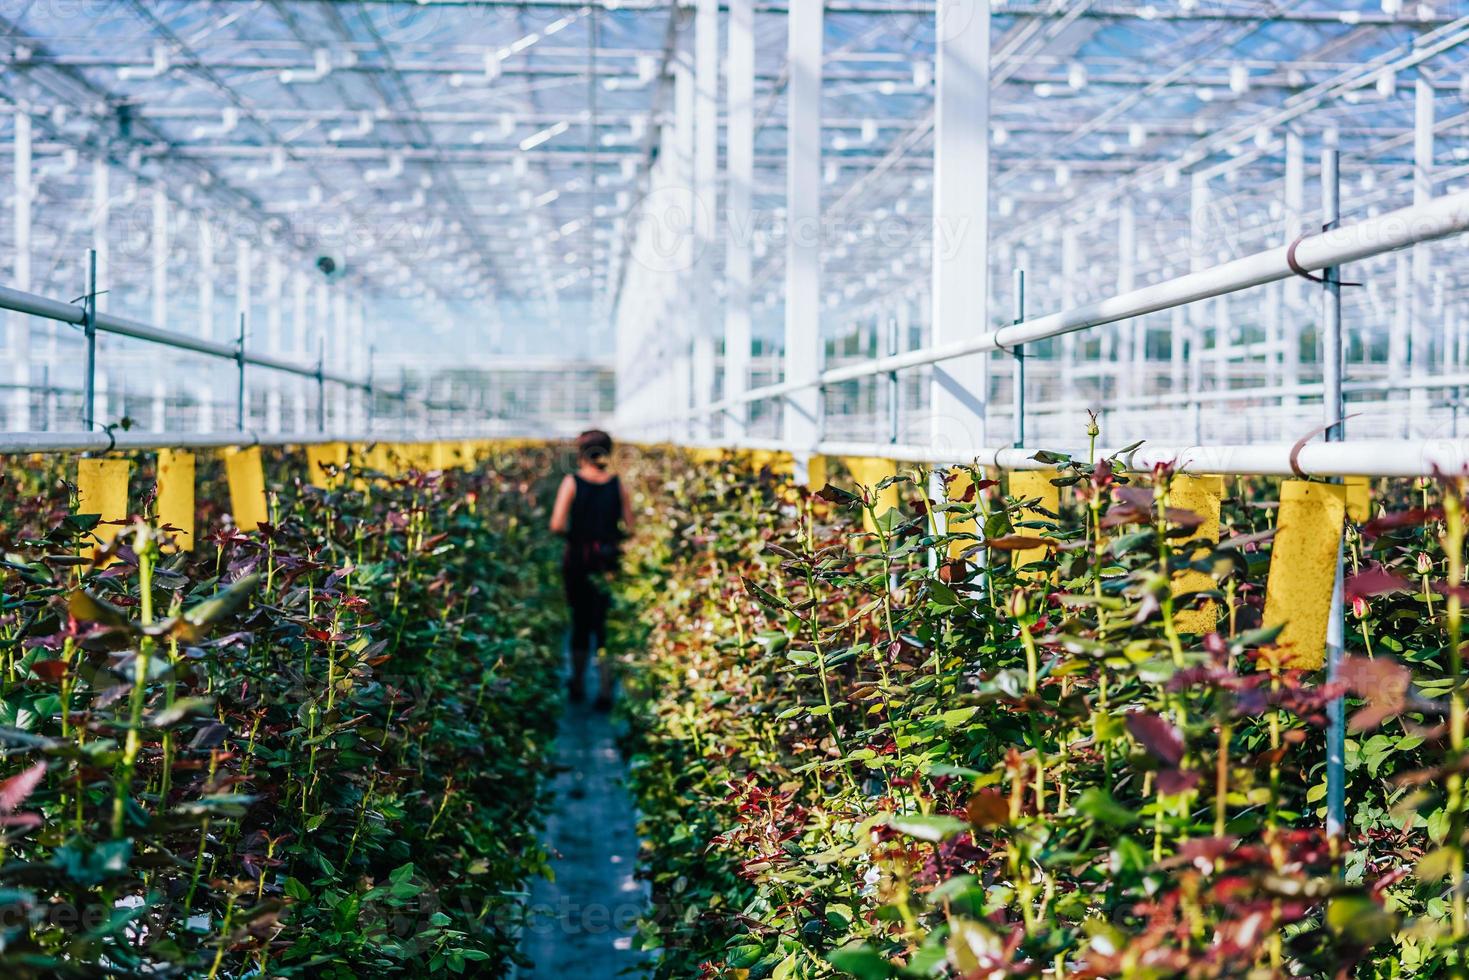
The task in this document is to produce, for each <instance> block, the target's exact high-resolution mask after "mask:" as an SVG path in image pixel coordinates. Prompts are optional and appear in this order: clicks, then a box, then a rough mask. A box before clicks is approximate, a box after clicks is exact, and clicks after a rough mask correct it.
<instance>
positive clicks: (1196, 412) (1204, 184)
mask: <svg viewBox="0 0 1469 980" xmlns="http://www.w3.org/2000/svg"><path fill="white" fill-rule="evenodd" d="M1188 206H1189V225H1188V228H1189V232H1188V266H1189V271H1190V272H1198V271H1200V270H1202V269H1204V268H1205V267H1207V266H1208V264H1209V261H1208V247H1209V243H1208V232H1209V181H1208V178H1206V177H1205V176H1204V175H1203V174H1199V173H1196V174H1194V175H1193V176H1192V177H1191V178H1190V181H1189V198H1188ZM1209 310H1210V306H1209V304H1201V303H1195V304H1194V305H1193V306H1191V307H1189V314H1188V322H1189V332H1188V354H1187V356H1186V357H1185V360H1186V362H1187V363H1188V390H1189V392H1190V393H1191V394H1194V395H1197V394H1199V393H1200V392H1201V391H1202V390H1203V387H1204V359H1203V357H1202V356H1201V355H1202V354H1203V352H1204V318H1205V317H1206V316H1208V314H1209ZM1192 415H1193V430H1194V431H1193V437H1194V440H1195V441H1202V439H1203V433H1202V426H1203V418H1202V416H1203V407H1202V406H1201V405H1199V404H1198V403H1195V404H1194V405H1193V407H1192Z"/></svg>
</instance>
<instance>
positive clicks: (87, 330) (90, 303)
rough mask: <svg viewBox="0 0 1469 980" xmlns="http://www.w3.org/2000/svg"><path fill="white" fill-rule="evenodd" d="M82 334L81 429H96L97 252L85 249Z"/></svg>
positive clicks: (92, 249)
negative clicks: (84, 351)
mask: <svg viewBox="0 0 1469 980" xmlns="http://www.w3.org/2000/svg"><path fill="white" fill-rule="evenodd" d="M82 334H83V335H84V336H85V337H86V339H87V365H86V372H87V374H86V382H85V388H84V389H83V391H82V428H84V429H89V430H90V429H93V428H95V427H96V412H97V250H96V249H95V248H89V249H87V291H86V293H85V294H84V295H83V296H82Z"/></svg>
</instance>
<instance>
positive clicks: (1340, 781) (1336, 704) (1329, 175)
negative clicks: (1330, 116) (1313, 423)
mask: <svg viewBox="0 0 1469 980" xmlns="http://www.w3.org/2000/svg"><path fill="white" fill-rule="evenodd" d="M1321 210H1322V216H1321V217H1322V228H1323V230H1324V231H1330V230H1331V229H1333V228H1335V227H1336V226H1337V223H1338V222H1339V221H1340V220H1341V179H1340V173H1339V170H1338V157H1337V151H1336V149H1335V148H1334V147H1328V148H1327V149H1326V150H1324V151H1323V153H1322V155H1321ZM1321 278H1322V281H1323V282H1322V290H1321V355H1322V388H1323V389H1324V390H1323V397H1322V413H1323V415H1324V416H1325V419H1324V421H1325V423H1326V425H1327V429H1326V441H1327V442H1341V441H1342V440H1343V437H1344V436H1345V432H1344V429H1345V423H1344V422H1343V421H1342V415H1343V411H1342V390H1341V375H1342V343H1341V270H1340V269H1339V268H1338V267H1337V266H1331V267H1329V268H1326V269H1323V270H1322V273H1321ZM1345 629H1346V621H1345V609H1344V604H1343V596H1342V545H1341V543H1340V542H1339V543H1338V545H1337V552H1336V582H1335V584H1334V585H1333V586H1332V590H1331V613H1330V618H1329V619H1328V620H1327V623H1326V681H1327V683H1328V684H1330V683H1334V682H1335V681H1336V680H1337V678H1338V677H1339V676H1340V674H1341V662H1342V646H1343V643H1344V640H1345V636H1344V633H1345ZM1342 700H1343V699H1342V698H1334V699H1333V700H1332V701H1331V703H1330V704H1328V705H1327V708H1326V718H1327V731H1326V833H1327V836H1329V837H1332V838H1337V837H1340V836H1342V833H1343V832H1344V830H1345V829H1346V737H1347V729H1346V716H1345V712H1344V711H1343V707H1344V705H1343V703H1342Z"/></svg>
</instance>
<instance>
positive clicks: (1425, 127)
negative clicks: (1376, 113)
mask: <svg viewBox="0 0 1469 980" xmlns="http://www.w3.org/2000/svg"><path fill="white" fill-rule="evenodd" d="M1433 115H1434V113H1433V83H1431V82H1430V81H1429V80H1428V79H1426V78H1424V77H1422V73H1421V72H1420V74H1419V77H1418V81H1417V82H1416V84H1415V85H1414V89H1413V206H1414V207H1424V206H1426V205H1427V204H1428V202H1429V201H1430V200H1432V198H1433ZM1411 255H1412V283H1411V289H1410V292H1409V297H1408V302H1409V306H1410V312H1409V323H1410V325H1411V326H1410V330H1411V334H1410V337H1409V341H1408V344H1409V355H1408V356H1409V362H1408V363H1409V365H1410V377H1412V378H1413V379H1414V380H1419V379H1423V378H1427V377H1428V374H1429V371H1430V365H1432V363H1433V354H1432V345H1433V341H1432V336H1431V331H1430V330H1429V318H1430V314H1429V309H1430V294H1429V289H1430V288H1431V285H1430V280H1431V278H1432V253H1431V252H1430V251H1429V246H1427V245H1415V246H1413V249H1412V253H1411ZM1429 398H1430V393H1429V391H1428V389H1426V388H1414V389H1413V391H1412V394H1411V395H1410V396H1409V405H1410V407H1411V412H1410V415H1411V418H1412V419H1413V420H1414V421H1415V422H1422V421H1424V420H1425V418H1426V416H1427V414H1428V405H1429Z"/></svg>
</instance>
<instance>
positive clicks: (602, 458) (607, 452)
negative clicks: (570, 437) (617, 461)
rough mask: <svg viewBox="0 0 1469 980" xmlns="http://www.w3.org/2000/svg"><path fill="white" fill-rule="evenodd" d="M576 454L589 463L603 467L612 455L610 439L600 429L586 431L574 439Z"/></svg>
mask: <svg viewBox="0 0 1469 980" xmlns="http://www.w3.org/2000/svg"><path fill="white" fill-rule="evenodd" d="M576 452H577V455H578V456H580V457H581V458H582V459H584V460H586V461H587V462H589V463H593V464H596V465H603V464H605V463H606V462H607V457H609V456H611V455H612V437H611V436H609V435H608V434H607V433H605V432H603V431H602V430H601V429H588V430H587V431H585V432H583V433H582V434H581V435H579V436H577V437H576Z"/></svg>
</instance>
